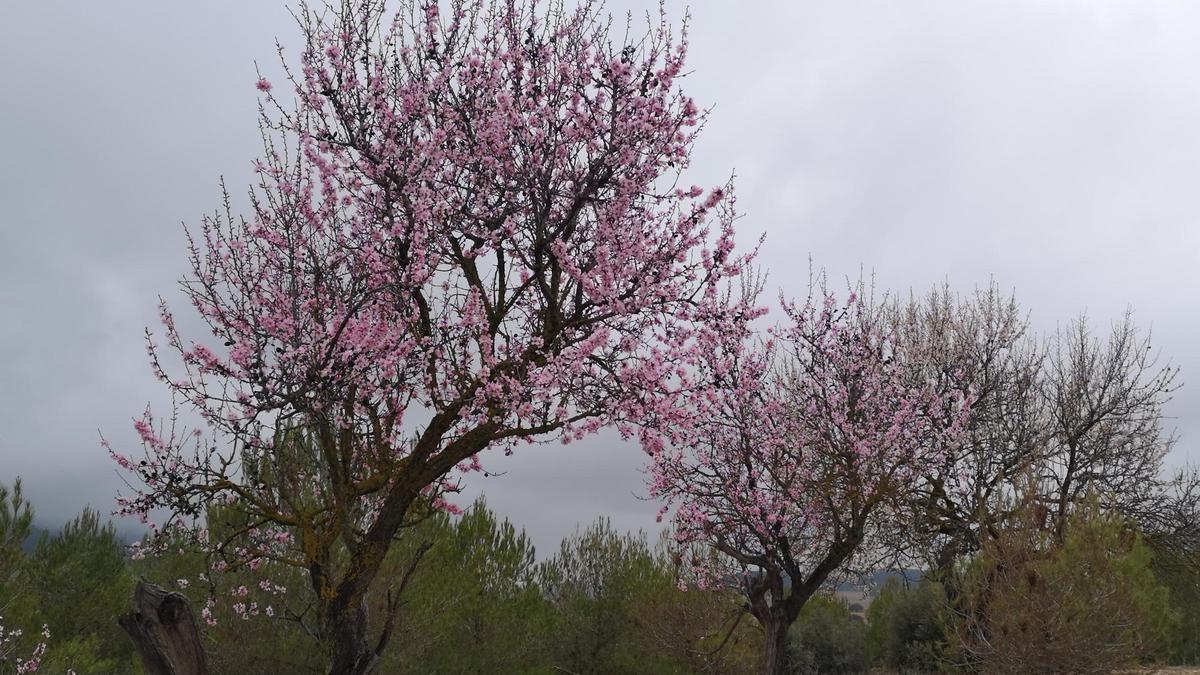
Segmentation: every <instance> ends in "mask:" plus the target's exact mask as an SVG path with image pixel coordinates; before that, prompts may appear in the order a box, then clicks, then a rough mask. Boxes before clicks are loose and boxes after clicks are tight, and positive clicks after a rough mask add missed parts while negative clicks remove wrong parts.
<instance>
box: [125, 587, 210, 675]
mask: <svg viewBox="0 0 1200 675" xmlns="http://www.w3.org/2000/svg"><path fill="white" fill-rule="evenodd" d="M117 623H119V624H121V628H124V629H125V632H126V633H128V634H129V637H130V638H131V639H132V640H133V644H134V647H135V648H136V649H137V652H138V654H139V655H140V656H141V658H142V669H143V670H145V673H146V675H207V674H208V665H207V663H206V661H205V658H204V648H203V646H202V645H201V643H200V629H199V627H198V625H197V623H196V616H195V615H194V614H193V613H192V606H191V603H189V602H188V599H187V598H185V597H184V596H182V595H180V594H179V593H173V592H171V591H168V590H166V589H164V588H163V587H161V586H156V585H154V584H152V583H149V582H147V581H146V580H145V579H142V580H140V581H138V583H137V586H136V587H135V588H134V590H133V611H132V612H127V613H125V614H122V615H121V616H120V617H119V618H118V619H117Z"/></svg>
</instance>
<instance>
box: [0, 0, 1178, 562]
mask: <svg viewBox="0 0 1200 675" xmlns="http://www.w3.org/2000/svg"><path fill="white" fill-rule="evenodd" d="M671 4H674V3H671ZM612 7H613V9H616V10H621V11H623V10H624V9H626V8H635V9H638V8H643V9H644V7H645V5H643V4H640V3H631V2H624V3H617V4H614V5H612ZM669 11H672V12H673V13H674V14H675V15H676V16H678V14H679V10H678V9H675V8H673V7H672V8H669ZM692 15H693V25H692V35H691V39H692V47H693V51H692V59H691V66H692V68H693V69H694V73H693V74H692V75H691V76H689V78H688V80H687V85H688V88H689V93H691V94H692V95H693V96H695V97H696V98H697V99H698V101H700V102H701V103H702V104H706V105H707V104H713V105H715V108H714V111H713V114H712V116H711V119H710V121H709V124H708V127H707V129H706V131H705V134H704V136H703V137H702V138H701V141H700V143H699V145H698V146H697V151H696V162H695V165H694V167H693V170H692V171H691V174H690V178H691V179H692V180H693V181H695V182H700V183H702V184H719V183H721V182H723V181H724V180H725V179H726V178H727V177H728V175H729V173H730V172H731V171H732V170H734V169H736V170H737V173H738V180H737V184H738V194H739V206H740V209H741V211H743V212H744V213H745V214H746V217H745V219H744V220H743V221H741V228H742V229H741V232H742V239H743V241H744V242H745V243H746V244H751V243H753V241H754V238H755V237H757V235H758V234H759V233H761V232H766V234H767V237H768V244H767V246H766V247H764V249H763V254H762V259H761V261H762V263H763V265H764V266H765V267H766V268H767V269H768V270H769V271H770V274H771V276H770V282H771V285H772V286H774V287H782V288H784V289H786V290H787V291H788V292H790V293H795V294H801V293H803V292H804V283H805V281H806V278H807V259H808V257H809V256H810V255H811V256H812V257H813V259H814V261H815V263H816V264H818V265H820V266H823V267H825V268H827V269H828V270H829V271H830V273H831V274H832V275H834V276H835V277H836V276H842V275H852V276H856V275H857V274H858V272H859V269H860V268H862V269H865V270H867V271H868V272H874V273H875V275H876V278H877V281H878V284H879V285H880V286H881V287H883V288H886V289H894V290H901V291H904V290H906V289H908V288H910V287H912V288H916V289H918V290H922V289H925V288H927V287H928V286H930V285H931V284H934V283H939V282H941V281H942V280H943V279H945V280H948V281H949V282H950V283H951V284H952V285H953V286H954V287H956V288H958V289H961V290H969V289H970V288H971V287H973V286H975V285H979V284H986V283H987V282H988V279H989V278H990V277H994V278H995V279H996V280H997V282H998V283H1000V284H1001V285H1002V286H1004V287H1006V288H1012V289H1014V290H1015V291H1016V293H1017V296H1018V298H1019V299H1021V300H1022V301H1023V304H1024V305H1025V306H1026V307H1027V308H1028V309H1029V310H1031V312H1032V318H1033V322H1034V324H1035V326H1036V327H1037V328H1039V329H1040V330H1043V331H1045V330H1053V328H1054V327H1055V325H1056V324H1058V323H1061V322H1063V321H1065V320H1067V319H1069V318H1070V317H1071V316H1072V315H1074V314H1075V313H1077V312H1078V311H1080V310H1083V309H1087V310H1088V311H1089V314H1090V315H1091V317H1092V319H1093V320H1094V321H1095V322H1096V324H1097V325H1098V326H1100V327H1101V328H1103V327H1104V326H1106V325H1107V323H1108V321H1110V320H1112V319H1114V318H1117V317H1118V316H1119V315H1120V314H1121V312H1123V311H1124V309H1125V308H1126V307H1127V306H1132V307H1134V308H1135V310H1136V318H1137V320H1138V322H1139V323H1140V324H1141V325H1142V326H1153V329H1154V335H1155V342H1156V344H1157V346H1158V347H1159V348H1160V349H1161V350H1162V352H1163V354H1164V356H1167V357H1170V358H1171V359H1172V360H1173V361H1174V362H1175V363H1177V364H1179V365H1181V366H1183V377H1184V379H1185V380H1188V379H1192V380H1193V381H1195V380H1194V379H1193V378H1196V377H1200V375H1197V373H1200V347H1198V346H1197V345H1200V312H1198V311H1197V309H1196V307H1195V300H1196V296H1197V292H1198V291H1200V190H1198V189H1197V187H1200V186H1198V185H1197V181H1198V177H1200V74H1198V73H1197V71H1196V69H1195V67H1194V66H1195V64H1196V63H1197V62H1200V15H1198V10H1196V9H1193V6H1191V5H1187V4H1184V3H1172V4H1167V3H1162V4H1156V3H1147V2H1126V3H1120V2H1108V3H1105V2H1086V3H1085V2H1059V3H1045V2H1037V3H1034V2H1029V3H1012V2H1004V3H999V2H973V3H960V2H950V1H949V0H947V1H945V2H936V3H934V2H909V3H883V2H879V3H870V2H826V3H792V2H778V3H765V2H757V3H727V2H715V1H712V2H700V3H696V4H693V5H692ZM276 36H278V37H279V38H280V39H281V40H282V41H283V42H284V44H289V43H290V44H296V41H295V36H296V31H295V28H294V26H293V24H292V23H291V20H290V18H289V17H288V14H287V12H286V11H285V10H284V8H283V7H282V6H280V5H276V4H275V3H267V2H256V3H234V2H210V3H198V4H197V3H193V4H192V5H179V4H158V5H151V4H149V3H103V4H102V5H96V4H85V3H67V2H52V1H47V2H39V3H8V4H6V5H5V6H3V7H0V64H2V65H3V66H4V67H3V68H2V69H0V124H2V126H3V128H4V129H5V130H6V132H7V135H6V138H5V140H4V146H3V150H2V151H0V204H2V205H3V211H2V212H0V213H2V215H0V303H2V305H0V306H2V309H3V314H2V315H0V354H2V356H0V453H2V454H0V479H2V480H4V481H5V482H7V480H9V479H10V478H11V477H12V476H14V475H18V474H19V475H21V476H24V477H25V481H26V484H27V487H28V489H29V492H30V494H31V495H32V496H33V498H34V499H35V501H36V504H37V506H38V508H39V510H40V512H41V515H42V520H43V521H44V522H47V523H52V522H56V521H59V520H61V519H63V518H65V517H68V516H69V515H71V514H73V513H74V512H76V511H77V510H78V509H79V508H80V507H82V506H83V505H84V504H85V503H92V504H95V505H97V506H100V507H101V508H105V509H107V508H109V507H110V505H111V504H112V502H111V499H112V495H113V493H114V491H115V490H116V489H117V487H118V486H119V485H120V481H119V478H118V476H117V475H116V473H115V472H114V471H113V469H112V467H111V465H110V463H109V461H108V460H107V458H106V457H105V455H104V453H103V452H102V451H101V450H100V448H99V446H98V444H97V435H96V430H97V429H103V430H104V431H105V433H106V435H107V436H109V437H110V439H111V440H112V441H113V442H114V443H115V444H120V445H124V446H128V445H129V444H130V443H132V441H133V434H132V432H131V431H130V429H129V424H128V420H129V419H130V418H131V417H132V416H134V415H137V414H138V413H139V412H140V410H141V409H142V408H143V407H144V406H145V405H146V403H147V402H150V403H152V404H154V405H155V406H156V407H160V408H162V407H164V406H165V405H166V404H167V403H168V401H167V400H166V397H165V392H164V391H163V390H162V388H161V387H159V386H158V385H157V384H156V383H155V382H154V381H153V379H152V378H151V376H150V372H149V369H148V368H147V366H146V360H145V354H144V351H143V345H142V343H141V331H142V328H143V327H144V326H146V325H151V326H153V325H154V324H155V323H156V298H157V296H158V295H160V294H162V295H164V296H166V297H167V298H168V299H172V298H175V297H176V296H175V293H174V288H175V281H176V279H177V278H178V277H179V276H180V274H181V272H182V271H183V269H184V265H185V259H184V256H183V249H182V236H181V230H180V227H179V223H180V222H181V221H186V222H192V223H194V222H196V221H197V219H198V218H199V216H200V215H201V214H202V213H205V212H208V211H210V210H212V209H213V207H215V206H216V205H217V204H218V194H217V189H216V180H217V177H218V176H219V175H222V174H223V175H225V176H226V177H227V178H228V179H229V182H230V185H231V188H233V189H234V191H235V192H238V191H240V186H242V185H244V184H245V183H246V182H247V180H248V177H249V163H250V160H251V159H252V158H253V157H254V156H255V155H256V153H257V151H258V146H257V129H256V127H255V117H254V115H255V91H254V89H253V83H254V80H255V78H256V75H255V67H254V62H255V61H256V60H257V61H258V62H259V63H260V64H262V65H263V67H264V68H265V69H267V70H268V71H271V70H273V69H274V63H275V55H274V49H273V40H274V38H275V37H276ZM180 309H181V310H182V311H181V313H184V314H186V309H185V308H182V307H181V308H180ZM1198 408H1200V386H1193V387H1185V388H1184V389H1183V390H1182V391H1181V392H1180V393H1179V395H1178V397H1177V399H1176V400H1175V401H1174V402H1173V403H1172V405H1171V408H1170V411H1171V412H1172V414H1174V415H1175V416H1176V417H1177V422H1178V426H1179V428H1180V431H1181V433H1182V438H1183V442H1182V444H1181V446H1180V449H1179V450H1178V451H1177V453H1176V455H1175V457H1173V461H1175V462H1179V461H1182V460H1183V459H1185V458H1190V459H1191V460H1193V461H1195V460H1200V452H1198V451H1197V450H1196V447H1197V439H1200V410H1198ZM642 461H643V460H642V457H641V455H640V453H639V451H638V450H637V449H636V448H634V447H631V446H628V445H623V444H621V443H620V442H619V441H618V440H617V439H615V438H613V437H612V436H610V435H601V436H598V437H594V438H591V439H588V440H586V441H584V442H582V443H578V444H575V445H571V446H567V447H562V446H558V445H552V446H539V447H534V448H530V449H527V450H523V451H521V452H518V453H517V454H516V455H515V456H514V457H511V458H505V457H492V458H490V459H489V460H487V462H486V463H487V465H488V467H489V468H490V469H493V470H496V471H502V472H505V475H503V476H499V477H495V478H488V479H473V481H474V483H473V485H472V486H471V494H472V495H473V494H476V493H477V492H478V491H483V492H485V493H486V494H487V496H488V499H489V502H490V504H491V505H492V506H493V507H496V508H497V509H498V510H499V511H500V512H502V513H504V514H506V515H508V516H510V517H511V518H512V519H513V520H515V521H516V522H518V523H520V524H522V525H524V526H526V527H527V528H529V529H530V531H531V533H532V534H533V535H534V536H535V539H536V541H537V543H538V544H539V546H540V547H542V548H543V550H544V549H545V547H547V546H551V545H553V544H554V543H555V542H556V541H557V539H558V538H559V537H560V536H562V535H563V534H565V533H567V532H569V531H571V530H572V529H573V528H574V527H575V526H576V523H577V522H579V521H584V522H587V521H590V520H591V519H593V518H594V517H595V516H596V515H598V514H601V513H606V514H610V515H612V516H613V519H614V522H615V524H616V525H617V526H618V527H621V528H626V527H634V528H636V527H645V528H653V527H654V526H655V525H654V520H653V514H654V512H655V510H656V508H655V505H654V504H652V503H649V502H645V501H640V500H638V499H637V498H636V497H635V496H634V495H635V494H638V493H640V492H641V489H642V487H641V486H642V479H641V475H640V473H639V470H640V467H641V466H642Z"/></svg>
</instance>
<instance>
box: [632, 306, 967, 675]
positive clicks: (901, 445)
mask: <svg viewBox="0 0 1200 675" xmlns="http://www.w3.org/2000/svg"><path fill="white" fill-rule="evenodd" d="M860 290H861V289H860ZM822 295H823V297H822V298H820V301H819V302H813V301H812V300H810V301H809V302H808V303H806V304H805V305H804V306H795V305H789V306H788V307H786V311H787V315H788V318H789V325H787V326H786V327H783V328H781V329H778V330H776V331H773V335H772V336H771V337H770V339H769V340H767V341H766V342H765V343H760V344H758V345H754V344H753V343H752V342H751V336H750V335H749V334H748V333H745V334H743V335H742V336H741V339H740V340H736V341H734V342H732V343H728V344H726V345H725V347H724V348H723V349H720V350H714V351H712V352H711V353H710V359H709V360H708V362H707V364H706V366H705V368H704V369H703V371H704V372H705V373H706V374H707V375H708V376H709V377H711V378H712V381H713V383H714V385H715V387H714V389H713V390H711V391H710V392H709V393H707V394H706V395H705V396H702V397H696V398H694V399H692V402H691V405H693V406H695V407H696V409H697V410H698V411H702V413H703V414H701V415H698V416H697V418H696V419H699V420H703V421H702V422H701V423H699V424H694V425H692V426H688V427H676V428H672V429H666V430H665V433H662V434H661V436H660V437H659V438H658V439H656V440H657V441H659V442H661V445H659V444H658V443H655V444H653V445H652V447H651V448H650V450H651V453H652V455H653V462H652V466H651V473H650V476H651V483H650V488H651V492H652V493H653V494H656V495H658V496H659V497H661V498H663V499H664V500H666V502H667V504H668V505H674V506H675V507H676V508H675V528H676V532H677V535H676V536H677V538H678V539H679V541H680V543H682V544H693V543H696V542H703V543H707V544H709V545H711V546H712V547H713V548H715V549H716V550H717V551H719V552H720V553H721V554H722V555H721V556H717V557H703V558H701V559H698V560H697V561H696V562H697V563H698V564H699V565H701V566H702V568H703V569H702V570H701V572H702V573H703V574H704V575H706V579H707V583H729V582H730V581H732V580H734V579H737V580H738V581H739V582H740V583H741V584H743V586H744V588H743V590H744V591H745V593H746V595H747V600H748V606H749V611H750V613H751V614H752V615H753V616H754V617H755V619H757V620H758V622H759V623H760V624H761V626H762V628H763V630H764V633H765V648H764V649H765V653H764V661H763V672H765V673H781V672H784V669H785V667H786V665H787V664H786V659H787V654H786V645H787V642H786V640H787V631H788V628H789V627H790V626H791V624H792V623H793V622H794V621H795V619H796V617H797V615H798V614H799V612H800V609H801V608H802V607H803V606H804V603H805V602H806V601H807V600H808V599H809V598H810V597H812V595H813V594H814V593H816V592H817V591H818V590H819V589H820V588H821V586H822V585H823V584H824V583H825V582H826V581H827V580H828V579H829V578H830V575H831V574H833V573H834V572H836V571H837V570H838V569H840V568H842V567H843V566H845V565H846V564H847V563H848V562H850V561H851V560H852V559H853V558H854V556H855V555H856V553H858V552H860V551H861V550H862V549H863V548H864V547H865V546H868V545H872V544H874V543H876V541H874V539H875V538H881V537H884V536H885V535H887V534H888V530H889V529H891V528H893V527H895V526H896V525H898V524H897V523H894V522H891V521H890V518H889V516H891V515H892V514H893V513H895V511H893V509H892V506H893V504H896V505H898V504H899V503H900V502H901V500H902V499H903V496H904V494H905V492H906V491H907V490H908V489H909V486H910V484H911V483H913V482H914V481H915V480H916V479H917V478H918V477H919V475H920V474H921V472H922V471H923V469H924V467H926V466H927V465H928V464H930V463H932V462H934V461H936V460H937V458H938V456H939V453H940V452H941V451H942V448H943V447H944V446H945V443H946V442H947V441H948V440H949V439H951V438H953V437H954V436H956V435H957V434H958V433H959V428H960V426H961V424H962V422H963V419H964V417H965V411H966V409H967V402H966V401H965V400H963V399H962V398H961V397H949V396H944V395H939V394H938V393H937V392H936V390H935V389H934V387H933V386H932V383H929V382H923V381H917V380H916V379H915V378H913V377H911V376H910V375H909V373H908V372H907V371H906V369H904V368H903V367H902V366H901V363H902V361H900V360H899V359H897V355H896V354H895V353H894V350H895V343H894V342H893V341H892V340H891V339H890V338H889V336H888V335H887V334H886V333H885V332H884V323H883V321H882V315H881V313H880V312H879V311H878V309H877V308H876V307H875V306H873V305H872V304H870V303H868V302H867V301H866V300H864V299H862V298H861V297H859V296H857V295H855V294H852V295H851V296H850V299H849V302H848V303H846V304H844V305H841V306H839V305H837V304H836V302H835V298H834V296H833V295H831V294H828V293H824V292H823V293H822ZM894 500H895V501H894ZM666 508H667V507H664V512H665V510H666Z"/></svg>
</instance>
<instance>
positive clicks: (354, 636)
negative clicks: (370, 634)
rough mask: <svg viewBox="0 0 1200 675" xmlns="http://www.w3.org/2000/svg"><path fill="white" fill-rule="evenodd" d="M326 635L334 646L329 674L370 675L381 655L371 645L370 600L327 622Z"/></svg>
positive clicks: (336, 613)
mask: <svg viewBox="0 0 1200 675" xmlns="http://www.w3.org/2000/svg"><path fill="white" fill-rule="evenodd" d="M325 631H326V635H328V636H329V638H330V642H331V643H332V644H331V646H332V654H331V655H330V665H329V675H369V674H370V673H371V672H372V671H373V670H375V665H376V664H377V663H378V661H379V655H378V654H377V653H376V652H375V650H374V649H372V648H371V646H370V644H369V643H368V642H367V608H366V598H365V597H364V598H362V599H360V600H359V601H358V602H356V603H353V604H352V605H351V606H350V607H349V608H347V609H346V610H344V611H342V612H337V611H336V610H335V611H334V613H332V614H330V615H329V616H327V617H326V620H325Z"/></svg>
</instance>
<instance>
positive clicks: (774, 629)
mask: <svg viewBox="0 0 1200 675" xmlns="http://www.w3.org/2000/svg"><path fill="white" fill-rule="evenodd" d="M787 636H788V622H787V621H784V620H782V617H776V618H772V619H771V620H768V621H767V622H766V623H764V624H763V639H764V642H765V644H764V645H763V665H762V672H763V675H783V673H785V672H787V665H788V643H787Z"/></svg>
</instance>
